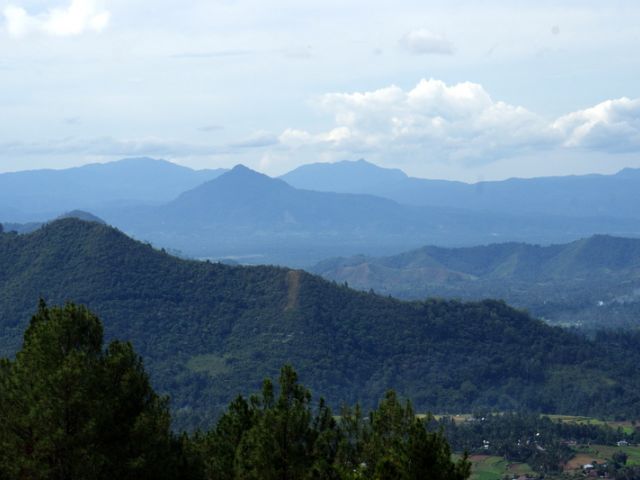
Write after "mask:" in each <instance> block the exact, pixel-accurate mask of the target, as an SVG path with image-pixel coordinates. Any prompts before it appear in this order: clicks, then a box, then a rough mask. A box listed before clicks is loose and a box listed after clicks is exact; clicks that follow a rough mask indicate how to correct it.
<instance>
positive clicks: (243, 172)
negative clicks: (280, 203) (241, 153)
mask: <svg viewBox="0 0 640 480" xmlns="http://www.w3.org/2000/svg"><path fill="white" fill-rule="evenodd" d="M219 178H220V179H224V178H227V179H228V178H255V179H263V180H274V179H273V178H271V177H270V176H268V175H265V174H264V173H260V172H257V171H255V170H252V169H250V168H249V167H247V166H245V165H242V164H241V163H239V164H238V165H236V166H235V167H233V168H232V169H231V170H229V171H228V172H226V173H224V174H222V175H221V176H220V177H219Z"/></svg>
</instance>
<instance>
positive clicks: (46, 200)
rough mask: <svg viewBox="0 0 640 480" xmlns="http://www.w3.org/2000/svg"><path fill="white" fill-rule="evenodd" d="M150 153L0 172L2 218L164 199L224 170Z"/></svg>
mask: <svg viewBox="0 0 640 480" xmlns="http://www.w3.org/2000/svg"><path fill="white" fill-rule="evenodd" d="M224 171H225V170H224V169H217V170H192V169H190V168H186V167H181V166H179V165H176V164H173V163H170V162H167V161H163V160H154V159H151V158H130V159H125V160H120V161H117V162H110V163H96V164H90V165H85V166H82V167H76V168H68V169H62V170H27V171H21V172H11V173H2V174H0V220H2V221H4V222H21V223H25V222H34V221H43V220H49V219H51V218H55V217H58V216H59V215H61V214H62V213H64V212H68V211H71V210H89V211H94V210H95V211H97V210H103V209H107V208H113V207H118V206H120V207H122V206H124V205H126V206H129V205H141V204H142V205H149V204H152V205H153V204H162V203H166V202H168V201H170V200H173V199H174V198H176V197H177V196H178V195H180V194H181V193H182V192H184V191H186V190H189V189H191V188H194V187H196V186H197V185H199V184H201V183H203V182H205V181H207V180H211V179H213V178H215V177H217V176H218V175H220V174H222V173H223V172H224Z"/></svg>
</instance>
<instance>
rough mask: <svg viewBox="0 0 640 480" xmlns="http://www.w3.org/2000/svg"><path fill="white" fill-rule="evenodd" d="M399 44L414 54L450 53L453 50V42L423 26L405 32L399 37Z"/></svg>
mask: <svg viewBox="0 0 640 480" xmlns="http://www.w3.org/2000/svg"><path fill="white" fill-rule="evenodd" d="M400 45H401V46H402V48H404V49H405V50H406V51H408V52H409V53H412V54H414V55H427V54H440V55H451V54H453V52H454V48H453V44H452V43H451V42H450V41H449V40H447V39H446V38H444V37H443V36H441V35H438V34H436V33H433V32H431V31H430V30H427V29H425V28H420V29H418V30H412V31H411V32H409V33H407V34H406V35H405V36H404V37H402V38H401V39H400Z"/></svg>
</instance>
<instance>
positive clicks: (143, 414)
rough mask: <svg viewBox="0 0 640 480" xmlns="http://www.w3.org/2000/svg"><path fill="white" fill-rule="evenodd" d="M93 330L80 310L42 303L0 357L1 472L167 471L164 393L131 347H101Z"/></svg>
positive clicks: (172, 443) (169, 440) (82, 475)
mask: <svg viewBox="0 0 640 480" xmlns="http://www.w3.org/2000/svg"><path fill="white" fill-rule="evenodd" d="M102 335H103V334H102V325H101V323H100V321H99V320H98V318H97V317H96V316H95V315H93V314H91V313H90V312H89V311H88V310H87V309H86V308H84V307H77V306H75V305H73V304H67V305H66V306H65V307H64V308H52V309H49V308H47V307H46V305H45V304H44V302H42V301H41V303H40V307H39V309H38V313H37V314H36V315H34V316H33V317H32V319H31V323H30V325H29V328H28V329H27V331H26V333H25V335H24V344H23V347H22V349H21V350H20V351H19V352H18V354H17V355H16V359H15V360H14V361H11V360H6V359H5V360H2V363H1V368H0V478H29V479H70V478H73V479H87V480H88V479H113V478H118V479H145V478H149V479H152V478H153V479H162V478H176V476H175V475H176V474H177V473H178V472H177V467H178V465H179V461H180V458H181V455H180V449H179V443H178V442H177V441H176V440H175V439H174V438H173V436H172V434H171V433H170V417H169V411H168V408H167V402H166V400H165V399H162V398H160V397H158V396H157V395H156V394H155V393H154V391H153V389H152V388H151V386H150V384H149V380H148V378H147V375H146V373H145V372H144V369H143V366H142V361H141V360H140V358H139V357H138V356H137V355H136V354H135V353H134V351H133V349H132V347H131V345H130V344H128V343H120V342H113V343H111V344H110V345H109V346H108V347H107V348H106V350H103V349H102ZM187 471H188V470H187ZM186 478H188V477H186Z"/></svg>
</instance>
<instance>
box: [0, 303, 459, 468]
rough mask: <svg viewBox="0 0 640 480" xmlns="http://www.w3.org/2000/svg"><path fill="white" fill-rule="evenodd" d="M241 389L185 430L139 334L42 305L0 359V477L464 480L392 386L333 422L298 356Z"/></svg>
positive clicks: (436, 435)
mask: <svg viewBox="0 0 640 480" xmlns="http://www.w3.org/2000/svg"><path fill="white" fill-rule="evenodd" d="M278 384H279V385H278V387H279V388H277V387H276V386H275V385H274V384H273V382H272V381H271V380H269V379H267V380H265V381H264V383H263V387H262V391H261V393H260V394H258V395H252V396H251V397H249V399H245V398H244V397H242V396H239V397H237V398H236V399H235V400H234V401H233V402H232V403H231V404H230V405H229V407H228V409H227V410H226V412H225V413H224V415H223V416H222V417H221V419H220V420H219V421H218V423H217V425H216V427H215V428H213V429H211V430H210V431H208V432H197V433H196V434H194V435H193V436H191V437H190V436H187V435H181V436H177V435H175V434H173V433H171V431H170V429H169V424H170V418H169V411H168V409H167V403H166V399H162V398H160V397H158V395H157V394H156V393H155V392H154V391H153V389H152V388H151V386H150V384H149V380H148V378H147V375H146V373H145V371H144V368H143V365H142V361H141V359H140V358H139V357H138V356H137V355H136V354H135V352H134V351H133V349H132V347H131V344H129V343H123V342H120V341H114V342H111V343H110V344H109V345H108V346H107V347H106V348H104V347H103V338H102V324H101V322H100V321H99V320H98V318H97V317H96V316H95V315H93V314H92V313H91V312H89V311H88V310H87V309H86V308H84V307H77V306H75V305H73V304H67V305H66V306H65V307H63V308H48V307H47V306H46V305H45V304H44V302H41V303H40V306H39V309H38V312H37V313H36V314H35V315H34V316H33V317H32V319H31V322H30V325H29V327H28V329H27V331H26V333H25V335H24V342H23V346H22V348H21V350H20V351H19V352H18V353H17V355H16V359H15V360H9V359H1V360H0V478H1V479H5V478H7V479H15V478H25V479H33V480H36V479H42V480H45V479H51V480H67V479H74V480H82V479H87V480H98V479H122V480H126V479H132V480H133V479H136V480H137V479H150V480H151V479H154V480H155V479H167V480H169V479H178V478H179V479H185V480H189V479H192V480H214V479H215V480H220V479H234V478H237V479H240V478H241V479H255V480H258V479H260V480H269V479H272V480H279V479H289V480H298V479H300V480H302V479H318V480H321V479H327V480H330V479H336V480H338V479H345V480H347V479H359V478H373V479H380V480H382V479H389V480H390V479H399V480H414V479H415V480H419V479H432V480H436V479H437V480H464V479H466V478H467V477H468V476H469V467H470V465H469V463H468V462H467V460H466V458H462V459H460V460H458V461H456V462H453V461H452V459H451V452H450V450H449V445H448V443H447V441H446V440H445V439H444V436H443V434H442V432H432V431H429V430H428V429H427V423H428V419H427V420H421V419H418V418H417V417H416V416H415V414H414V411H413V409H412V407H411V404H410V403H409V402H406V403H403V402H401V401H400V400H399V399H398V398H397V396H396V394H395V393H394V392H392V391H390V392H387V394H386V395H385V397H384V399H383V400H382V401H381V402H380V404H379V406H378V407H377V408H376V409H374V410H373V411H371V413H370V414H369V416H368V417H367V418H365V417H364V416H363V415H362V413H361V410H360V407H359V406H355V407H354V408H345V409H344V410H343V412H342V415H341V417H340V418H339V419H338V420H336V419H335V418H334V416H333V414H332V412H331V410H330V409H329V408H328V406H327V405H326V403H325V402H324V400H322V399H320V400H319V402H317V403H316V402H313V401H312V396H311V393H310V392H309V391H308V390H307V389H306V388H305V387H304V386H302V385H301V384H300V383H299V382H298V378H297V374H296V372H295V371H294V370H293V368H292V367H290V366H285V367H283V368H282V370H281V373H280V377H279V381H278Z"/></svg>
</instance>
